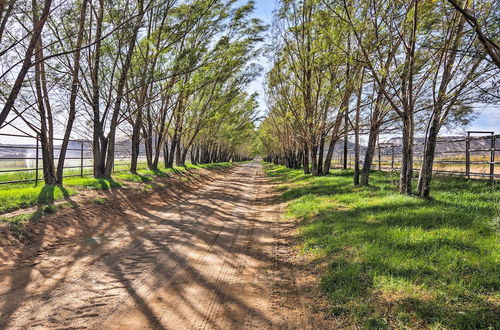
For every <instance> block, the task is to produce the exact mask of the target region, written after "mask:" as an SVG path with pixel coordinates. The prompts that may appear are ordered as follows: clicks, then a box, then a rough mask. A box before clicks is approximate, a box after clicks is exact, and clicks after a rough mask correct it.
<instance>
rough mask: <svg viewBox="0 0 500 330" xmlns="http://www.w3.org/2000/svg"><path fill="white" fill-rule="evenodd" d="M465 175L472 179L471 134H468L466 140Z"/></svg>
mask: <svg viewBox="0 0 500 330" xmlns="http://www.w3.org/2000/svg"><path fill="white" fill-rule="evenodd" d="M465 175H466V176H467V179H470V132H467V137H466V138H465Z"/></svg>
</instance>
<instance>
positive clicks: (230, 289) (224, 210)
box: [0, 163, 327, 329]
mask: <svg viewBox="0 0 500 330" xmlns="http://www.w3.org/2000/svg"><path fill="white" fill-rule="evenodd" d="M165 193H167V192H165ZM280 210H281V206H280V205H279V204H278V203H277V200H276V196H275V195H274V193H273V190H272V188H271V183H270V182H269V180H268V179H267V178H266V177H265V175H264V174H263V172H262V168H261V166H260V165H259V164H257V163H250V164H244V165H240V166H238V167H235V168H233V169H232V170H230V171H229V172H227V173H223V174H219V177H217V178H214V179H213V180H212V181H211V182H210V183H208V184H207V185H205V186H203V187H202V188H200V189H199V190H197V191H195V192H191V193H187V194H183V195H182V196H180V197H175V196H173V197H172V196H171V198H170V199H169V202H168V203H167V202H165V201H164V200H162V199H161V198H151V200H149V202H147V203H146V202H139V203H134V202H128V203H125V207H124V203H121V204H120V205H113V203H111V205H108V206H106V207H100V208H99V207H96V210H94V211H89V212H88V213H84V216H88V217H92V216H96V215H97V216H101V217H103V219H107V218H109V223H110V225H109V226H108V227H109V228H108V229H107V230H105V231H103V232H101V233H100V234H99V235H98V236H91V237H86V238H85V239H81V240H80V241H78V242H72V243H71V244H70V243H67V244H59V245H55V246H53V247H52V248H51V249H45V250H43V251H41V252H40V253H39V254H38V256H37V257H36V258H35V259H33V260H32V263H31V264H29V265H24V266H22V267H19V266H18V265H16V267H10V268H8V269H3V270H2V271H1V272H0V276H1V277H0V297H1V298H0V328H9V329H11V328H12V329H27V328H67V329H69V328H71V329H84V328H85V329H143V328H153V329H244V328H254V329H295V328H296V329H308V328H310V329H318V328H326V327H327V326H326V325H323V324H322V323H321V322H322V321H321V318H319V317H318V316H317V315H312V314H311V312H310V311H309V308H308V307H306V304H305V303H304V299H303V297H302V293H301V289H300V288H299V287H298V286H297V280H296V278H295V277H296V274H297V270H296V268H295V266H294V265H293V264H291V263H290V258H289V254H290V253H291V252H290V250H289V248H288V247H287V246H286V244H287V243H286V240H285V239H283V237H281V235H282V232H284V230H285V229H284V228H283V224H282V223H280V222H278V221H277V220H278V218H279V215H280Z"/></svg>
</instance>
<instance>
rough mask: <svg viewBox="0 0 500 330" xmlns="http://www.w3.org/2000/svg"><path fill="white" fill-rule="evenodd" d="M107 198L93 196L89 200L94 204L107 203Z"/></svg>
mask: <svg viewBox="0 0 500 330" xmlns="http://www.w3.org/2000/svg"><path fill="white" fill-rule="evenodd" d="M108 201H109V200H108V199H107V198H102V197H100V198H93V199H91V200H90V202H91V203H94V204H97V205H105V204H107V203H108Z"/></svg>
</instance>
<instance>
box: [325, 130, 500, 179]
mask: <svg viewBox="0 0 500 330" xmlns="http://www.w3.org/2000/svg"><path fill="white" fill-rule="evenodd" d="M476 134H480V135H479V136H477V135H476ZM447 149H452V150H447ZM423 154H424V151H423V144H422V145H415V146H414V163H413V167H414V170H415V171H419V170H420V169H421V164H422V159H423ZM360 156H361V157H360V158H361V161H363V158H364V155H363V154H360ZM374 156H375V158H374V160H373V163H372V168H373V169H378V170H382V171H399V169H400V167H399V166H400V164H401V157H400V156H401V145H400V144H397V143H394V142H388V143H387V142H386V143H379V144H377V146H376V148H375V155H374ZM347 159H348V162H347V165H348V166H347V167H348V168H352V167H354V150H352V149H348V153H347ZM343 161H344V153H343V152H342V150H336V151H335V153H334V164H333V165H334V167H335V168H343V166H342V165H343ZM433 164H434V166H433V173H440V174H446V175H454V176H464V177H467V178H471V177H478V178H490V179H492V180H493V179H499V178H500V166H497V165H500V135H498V134H495V133H494V132H483V131H469V132H467V135H466V136H464V137H458V138H446V137H441V138H440V139H439V140H438V141H437V145H436V153H435V158H434V162H433Z"/></svg>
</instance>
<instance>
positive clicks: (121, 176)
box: [0, 162, 234, 214]
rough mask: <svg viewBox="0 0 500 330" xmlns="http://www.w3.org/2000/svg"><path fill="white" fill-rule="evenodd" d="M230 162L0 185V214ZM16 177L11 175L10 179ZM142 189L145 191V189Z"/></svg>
mask: <svg viewBox="0 0 500 330" xmlns="http://www.w3.org/2000/svg"><path fill="white" fill-rule="evenodd" d="M233 165H234V163H229V162H227V163H214V164H200V165H192V164H187V165H186V166H184V167H174V168H160V169H158V170H149V169H144V168H141V169H139V170H138V171H137V174H134V173H130V172H118V173H115V175H113V179H104V178H93V177H91V176H84V177H69V178H64V187H60V186H46V185H44V184H43V182H39V183H38V184H37V185H35V184H34V183H15V184H3V185H0V214H2V213H5V212H9V211H12V210H16V209H19V208H25V207H30V206H35V205H45V204H51V203H53V202H54V201H56V200H61V199H63V198H65V197H68V196H71V195H74V194H75V193H76V192H77V191H78V190H82V189H93V190H109V189H112V188H117V187H121V186H122V185H124V184H125V183H126V182H136V183H143V184H147V185H146V188H148V189H150V188H151V189H153V188H154V187H155V186H154V184H153V183H154V181H155V180H156V179H157V178H159V177H169V176H172V175H179V174H182V173H184V172H186V171H190V170H196V169H199V168H207V169H216V168H222V167H229V166H233ZM14 179H17V177H16V178H14V177H11V178H10V180H14ZM148 189H146V190H148Z"/></svg>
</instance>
